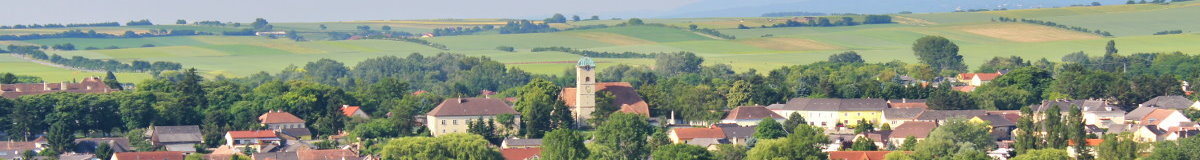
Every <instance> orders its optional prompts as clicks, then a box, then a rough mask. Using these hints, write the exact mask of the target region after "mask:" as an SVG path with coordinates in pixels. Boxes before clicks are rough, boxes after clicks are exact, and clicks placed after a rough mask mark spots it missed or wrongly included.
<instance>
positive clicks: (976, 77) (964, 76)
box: [956, 72, 1004, 87]
mask: <svg viewBox="0 0 1200 160" xmlns="http://www.w3.org/2000/svg"><path fill="white" fill-rule="evenodd" d="M1001 75H1004V73H1002V72H996V73H959V74H958V77H956V78H957V80H958V81H959V82H963V83H966V84H967V85H969V86H976V87H978V86H983V84H987V83H988V82H991V81H992V80H995V79H996V78H998V77H1000V76H1001Z"/></svg>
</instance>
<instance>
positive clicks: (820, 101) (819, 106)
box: [781, 98, 887, 111]
mask: <svg viewBox="0 0 1200 160" xmlns="http://www.w3.org/2000/svg"><path fill="white" fill-rule="evenodd" d="M884 108H887V101H885V100H883V99H835V98H793V99H791V100H788V102H787V105H786V106H784V107H783V108H782V109H781V110H802V111H882V110H883V109H884Z"/></svg>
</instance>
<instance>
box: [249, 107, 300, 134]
mask: <svg viewBox="0 0 1200 160" xmlns="http://www.w3.org/2000/svg"><path fill="white" fill-rule="evenodd" d="M258 121H259V122H260V124H262V126H264V127H267V129H271V130H282V129H289V128H305V127H304V119H300V117H296V115H292V114H291V113H288V112H283V111H279V110H276V111H267V113H263V115H261V116H258Z"/></svg>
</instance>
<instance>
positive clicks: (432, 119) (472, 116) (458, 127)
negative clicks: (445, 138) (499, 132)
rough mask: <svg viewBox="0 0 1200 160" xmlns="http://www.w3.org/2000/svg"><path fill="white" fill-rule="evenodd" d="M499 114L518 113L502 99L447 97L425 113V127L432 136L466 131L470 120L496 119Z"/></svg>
mask: <svg viewBox="0 0 1200 160" xmlns="http://www.w3.org/2000/svg"><path fill="white" fill-rule="evenodd" d="M501 114H510V115H519V114H520V113H518V112H517V111H516V110H514V109H513V108H512V107H510V106H509V105H508V104H507V103H505V102H504V100H501V99H490V98H449V99H446V100H445V101H442V103H441V104H439V105H438V106H437V108H434V109H433V110H432V111H429V113H428V114H427V115H426V124H425V126H426V127H429V132H430V133H431V134H433V136H441V135H445V134H450V133H467V129H468V128H469V124H471V122H472V121H476V120H480V119H483V120H484V121H488V120H493V119H496V116H498V115H501Z"/></svg>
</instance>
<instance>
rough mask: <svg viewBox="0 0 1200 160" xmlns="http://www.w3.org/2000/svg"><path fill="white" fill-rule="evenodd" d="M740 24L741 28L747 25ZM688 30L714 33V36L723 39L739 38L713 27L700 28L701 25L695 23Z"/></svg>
mask: <svg viewBox="0 0 1200 160" xmlns="http://www.w3.org/2000/svg"><path fill="white" fill-rule="evenodd" d="M738 26H740V27H739V29H741V27H745V26H742V25H740V24H739V25H738ZM688 30H690V31H692V32H700V33H704V34H707V35H712V36H715V37H720V38H721V39H737V37H736V36H733V35H728V34H722V33H721V31H717V30H715V29H712V28H700V27H699V26H696V25H695V24H692V25H688Z"/></svg>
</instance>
